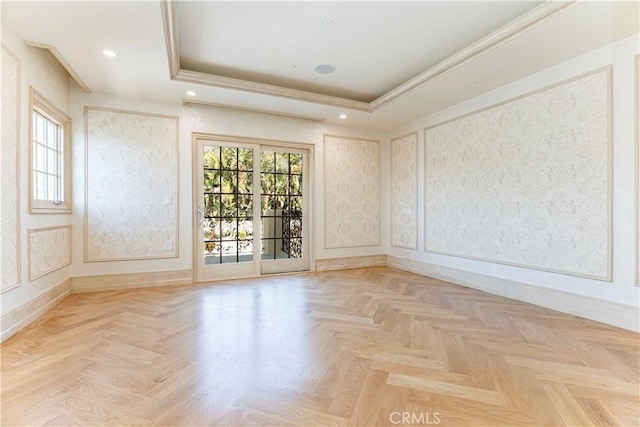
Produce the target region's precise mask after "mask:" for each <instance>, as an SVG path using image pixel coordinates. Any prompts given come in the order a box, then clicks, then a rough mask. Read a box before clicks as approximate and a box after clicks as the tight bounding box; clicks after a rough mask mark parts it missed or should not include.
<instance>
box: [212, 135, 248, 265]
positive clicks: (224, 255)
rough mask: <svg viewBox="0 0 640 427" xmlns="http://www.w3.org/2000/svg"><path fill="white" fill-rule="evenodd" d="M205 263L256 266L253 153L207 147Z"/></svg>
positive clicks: (228, 148) (246, 149) (242, 150)
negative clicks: (245, 263) (252, 263)
mask: <svg viewBox="0 0 640 427" xmlns="http://www.w3.org/2000/svg"><path fill="white" fill-rule="evenodd" d="M203 165H204V167H203V169H204V186H203V190H204V191H203V196H204V197H203V199H204V200H203V206H204V209H203V212H204V219H203V236H202V238H203V241H204V253H203V256H204V263H205V265H210V264H225V263H241V262H253V260H254V257H253V149H251V148H238V147H224V146H213V145H206V146H204V152H203Z"/></svg>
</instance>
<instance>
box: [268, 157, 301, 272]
mask: <svg viewBox="0 0 640 427" xmlns="http://www.w3.org/2000/svg"><path fill="white" fill-rule="evenodd" d="M304 160H305V154H304V151H300V150H292V149H286V148H280V147H273V148H272V147H264V148H263V149H262V151H261V153H260V187H261V188H260V197H261V201H260V233H261V243H262V245H261V251H260V258H261V260H262V272H263V273H275V272H284V271H300V270H308V269H309V263H308V260H307V258H306V257H305V256H306V249H305V244H304V243H306V242H305V240H304V239H306V236H305V234H306V232H305V231H303V230H305V227H306V221H303V218H304V215H303V213H304V208H305V207H304V204H303V200H304V199H303V187H304V172H305V169H306V168H305V167H304V163H305V161H304Z"/></svg>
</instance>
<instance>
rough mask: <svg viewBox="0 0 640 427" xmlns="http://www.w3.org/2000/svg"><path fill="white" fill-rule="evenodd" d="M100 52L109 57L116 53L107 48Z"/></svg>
mask: <svg viewBox="0 0 640 427" xmlns="http://www.w3.org/2000/svg"><path fill="white" fill-rule="evenodd" d="M102 54H103V55H104V56H108V57H109V58H113V57H114V56H116V53H115V52H114V51H112V50H109V49H105V50H103V51H102Z"/></svg>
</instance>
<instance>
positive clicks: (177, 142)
mask: <svg viewBox="0 0 640 427" xmlns="http://www.w3.org/2000/svg"><path fill="white" fill-rule="evenodd" d="M89 111H105V112H110V113H119V114H128V115H138V116H145V117H156V118H161V119H171V120H174V121H175V132H176V139H175V142H174V151H175V155H176V161H175V167H176V171H179V168H180V117H178V116H171V115H165V114H156V113H146V112H142V111H132V110H122V109H118V108H104V107H92V106H85V107H84V115H83V118H84V214H83V223H82V225H83V227H82V230H83V232H82V244H83V257H84V262H85V263H93V262H111V261H140V260H147V259H169V258H179V257H180V244H179V243H180V209H179V206H180V200H181V198H180V174H179V173H177V172H176V185H175V194H176V199H175V201H174V204H175V206H176V208H175V209H176V213H175V236H176V237H175V241H174V248H175V249H174V250H173V251H172V252H171V253H170V254H168V255H154V256H145V257H140V256H137V257H112V258H96V259H92V258H89V254H88V247H89V245H88V241H89V175H88V170H89V120H88V118H89Z"/></svg>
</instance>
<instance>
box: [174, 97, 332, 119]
mask: <svg viewBox="0 0 640 427" xmlns="http://www.w3.org/2000/svg"><path fill="white" fill-rule="evenodd" d="M188 104H195V105H206V106H207V107H220V108H226V109H230V110H239V111H250V112H252V113H261V114H271V115H273V116H282V117H290V118H294V119H304V120H312V121H315V122H324V119H323V118H322V117H313V116H305V115H302V114H290V113H281V112H279V111H272V110H262V109H260V108H250V107H239V106H237V105H231V104H219V103H216V102H208V101H199V100H197V99H186V98H183V99H182V105H188Z"/></svg>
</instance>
